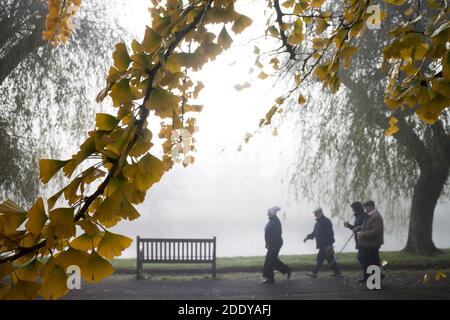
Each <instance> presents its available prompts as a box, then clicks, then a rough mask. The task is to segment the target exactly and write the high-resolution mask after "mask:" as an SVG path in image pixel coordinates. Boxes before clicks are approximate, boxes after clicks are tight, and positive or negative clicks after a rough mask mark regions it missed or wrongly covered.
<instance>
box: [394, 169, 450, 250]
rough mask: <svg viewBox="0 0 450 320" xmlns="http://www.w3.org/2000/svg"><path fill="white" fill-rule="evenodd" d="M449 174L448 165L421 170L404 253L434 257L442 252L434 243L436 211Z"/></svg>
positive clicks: (412, 203)
mask: <svg viewBox="0 0 450 320" xmlns="http://www.w3.org/2000/svg"><path fill="white" fill-rule="evenodd" d="M448 174H449V167H448V165H443V166H442V167H441V168H438V169H425V170H421V172H420V175H419V179H418V180H417V183H416V185H415V187H414V193H413V197H412V201H411V211H410V220H409V229H408V240H407V242H406V246H405V248H404V249H403V251H405V252H407V253H412V254H418V255H433V254H437V253H440V252H441V251H440V250H439V249H438V248H436V246H435V244H434V242H433V236H432V235H433V218H434V209H435V208H436V204H437V201H438V199H439V197H440V195H441V192H442V189H443V188H444V184H445V182H446V181H447V177H448Z"/></svg>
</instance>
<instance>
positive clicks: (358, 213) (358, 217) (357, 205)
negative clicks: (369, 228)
mask: <svg viewBox="0 0 450 320" xmlns="http://www.w3.org/2000/svg"><path fill="white" fill-rule="evenodd" d="M350 206H351V208H352V209H353V213H354V216H355V220H354V222H353V224H351V223H349V222H348V221H345V222H344V227H346V228H348V229H350V230H352V231H353V230H354V229H355V228H357V227H359V226H361V225H362V224H363V222H364V219H365V218H366V213H365V212H364V208H363V205H362V204H361V202H359V201H355V202H353V203H352V204H351V205H350ZM354 235H355V249H356V250H357V252H358V253H357V255H356V259H357V260H358V262H359V264H360V265H361V267H362V256H361V255H362V252H361V249H360V248H359V245H358V238H357V236H356V233H354Z"/></svg>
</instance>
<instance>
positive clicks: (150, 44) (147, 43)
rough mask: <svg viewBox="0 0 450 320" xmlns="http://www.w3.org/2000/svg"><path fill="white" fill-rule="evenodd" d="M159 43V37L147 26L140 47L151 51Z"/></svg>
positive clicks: (158, 45)
mask: <svg viewBox="0 0 450 320" xmlns="http://www.w3.org/2000/svg"><path fill="white" fill-rule="evenodd" d="M160 45H161V37H160V35H159V34H157V33H156V32H155V31H154V30H153V29H151V28H149V27H147V28H146V29H145V35H144V40H143V41H142V49H144V50H145V51H147V52H149V53H151V52H153V51H155V50H156V49H158V48H159V47H160Z"/></svg>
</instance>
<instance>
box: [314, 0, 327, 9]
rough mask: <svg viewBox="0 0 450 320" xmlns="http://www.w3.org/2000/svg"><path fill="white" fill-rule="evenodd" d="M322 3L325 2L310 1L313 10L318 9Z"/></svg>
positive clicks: (320, 0) (323, 0) (319, 0)
mask: <svg viewBox="0 0 450 320" xmlns="http://www.w3.org/2000/svg"><path fill="white" fill-rule="evenodd" d="M324 2H325V0H312V1H311V6H312V7H314V8H320V7H321V6H322V5H323V3H324Z"/></svg>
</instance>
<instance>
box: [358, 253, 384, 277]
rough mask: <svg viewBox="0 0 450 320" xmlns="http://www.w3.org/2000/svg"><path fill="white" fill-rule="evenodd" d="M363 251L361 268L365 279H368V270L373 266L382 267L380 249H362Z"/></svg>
mask: <svg viewBox="0 0 450 320" xmlns="http://www.w3.org/2000/svg"><path fill="white" fill-rule="evenodd" d="M359 250H360V251H361V266H362V269H363V274H364V278H365V279H367V278H368V275H367V268H368V267H369V266H372V265H376V266H380V264H381V263H380V253H379V250H380V247H377V248H360V249H359Z"/></svg>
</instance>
